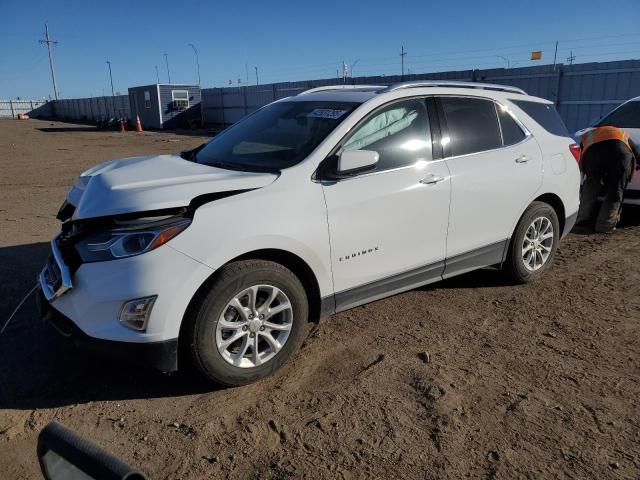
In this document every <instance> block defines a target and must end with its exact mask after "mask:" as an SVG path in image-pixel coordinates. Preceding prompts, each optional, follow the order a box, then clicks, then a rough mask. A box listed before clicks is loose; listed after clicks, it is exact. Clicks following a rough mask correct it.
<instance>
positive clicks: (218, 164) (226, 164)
mask: <svg viewBox="0 0 640 480" xmlns="http://www.w3.org/2000/svg"><path fill="white" fill-rule="evenodd" d="M205 165H209V166H210V167H216V168H224V169H225V170H238V171H240V172H250V171H251V170H249V169H248V168H246V167H244V166H243V165H238V164H236V163H231V162H220V161H215V162H207V163H206V164H205Z"/></svg>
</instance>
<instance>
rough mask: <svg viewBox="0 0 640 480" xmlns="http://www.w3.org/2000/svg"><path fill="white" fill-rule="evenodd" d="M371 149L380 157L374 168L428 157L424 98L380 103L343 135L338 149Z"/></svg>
mask: <svg viewBox="0 0 640 480" xmlns="http://www.w3.org/2000/svg"><path fill="white" fill-rule="evenodd" d="M345 150H373V151H375V152H378V155H379V156H380V159H379V161H378V164H377V165H376V168H375V171H384V170H390V169H394V168H399V167H405V166H408V165H413V164H414V163H416V162H417V161H419V160H431V159H432V156H431V134H430V129H429V117H428V115H427V107H426V104H425V101H424V99H408V100H401V101H398V102H394V103H392V104H390V105H386V106H384V107H381V108H380V109H379V110H377V111H374V112H373V114H371V115H369V117H367V118H366V119H365V120H364V121H363V122H362V123H360V125H358V126H357V127H356V128H355V130H354V131H353V132H352V133H351V134H350V135H349V136H348V137H347V138H346V140H345V141H344V143H343V144H342V148H341V150H340V152H342V151H345Z"/></svg>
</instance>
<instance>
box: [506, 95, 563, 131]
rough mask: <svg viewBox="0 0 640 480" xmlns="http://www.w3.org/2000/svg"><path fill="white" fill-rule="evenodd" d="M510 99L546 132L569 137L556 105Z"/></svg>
mask: <svg viewBox="0 0 640 480" xmlns="http://www.w3.org/2000/svg"><path fill="white" fill-rule="evenodd" d="M510 101H511V102H512V103H513V104H514V105H517V106H518V107H520V108H521V109H522V110H523V111H524V112H525V113H526V114H527V115H529V116H530V117H531V118H533V119H534V120H535V121H536V122H537V123H538V124H539V125H540V126H541V127H542V128H544V129H545V130H546V131H547V132H549V133H551V134H553V135H558V136H560V137H571V135H570V134H569V130H567V127H566V125H565V124H564V122H563V121H562V118H560V115H558V112H557V111H556V107H554V106H553V105H551V104H548V103H539V102H529V101H526V100H512V99H510Z"/></svg>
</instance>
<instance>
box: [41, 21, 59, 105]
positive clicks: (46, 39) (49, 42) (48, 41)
mask: <svg viewBox="0 0 640 480" xmlns="http://www.w3.org/2000/svg"><path fill="white" fill-rule="evenodd" d="M44 32H45V33H44V40H38V43H41V44H46V45H47V50H48V52H49V68H50V69H51V81H52V82H53V96H54V97H55V99H56V100H58V84H57V83H56V72H55V70H54V68H53V58H52V57H51V45H52V44H54V45H57V44H58V42H57V41H55V40H52V39H51V37H50V36H49V25H48V24H47V23H45V24H44Z"/></svg>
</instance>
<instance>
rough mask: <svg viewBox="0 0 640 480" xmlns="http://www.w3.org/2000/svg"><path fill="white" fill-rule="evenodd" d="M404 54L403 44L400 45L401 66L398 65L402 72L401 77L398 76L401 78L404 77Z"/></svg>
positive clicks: (405, 54)
mask: <svg viewBox="0 0 640 480" xmlns="http://www.w3.org/2000/svg"><path fill="white" fill-rule="evenodd" d="M406 56H407V52H405V51H404V45H402V46H401V47H400V65H401V67H400V68H401V70H400V71H401V72H402V74H401V77H400V78H401V79H402V78H404V57H406Z"/></svg>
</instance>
